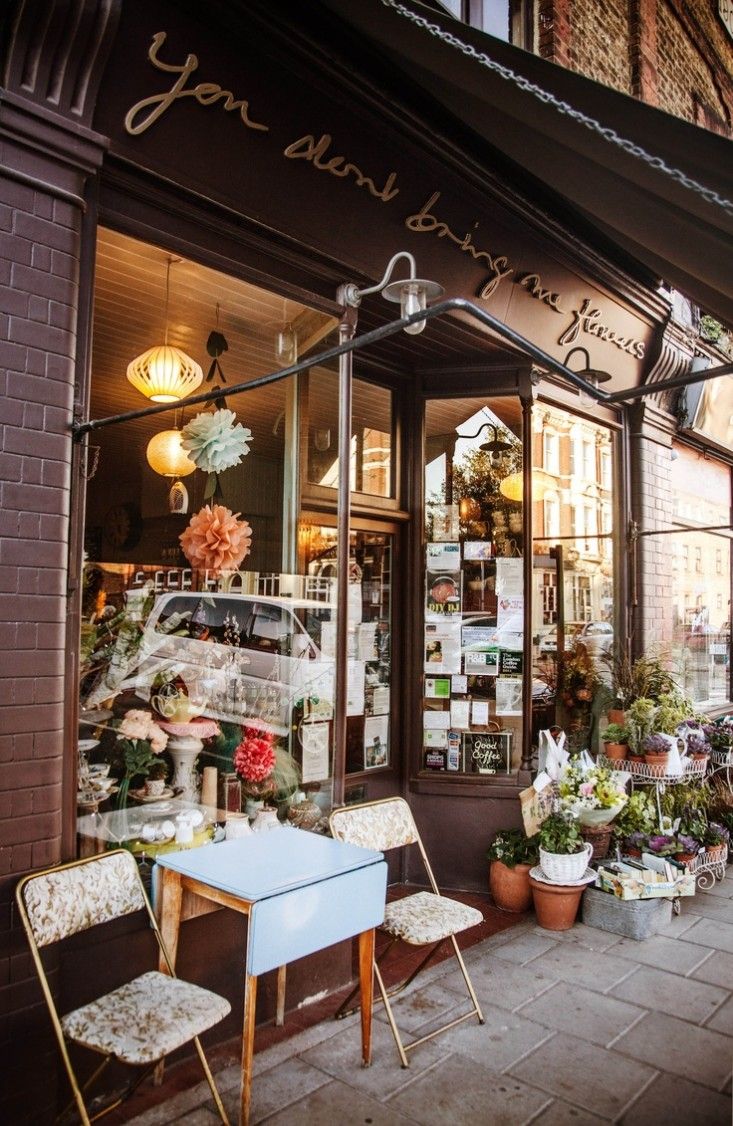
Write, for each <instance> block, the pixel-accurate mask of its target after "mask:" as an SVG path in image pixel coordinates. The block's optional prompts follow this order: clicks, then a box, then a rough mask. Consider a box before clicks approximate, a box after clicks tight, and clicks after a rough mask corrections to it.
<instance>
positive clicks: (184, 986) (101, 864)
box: [15, 849, 231, 1126]
mask: <svg viewBox="0 0 733 1126" xmlns="http://www.w3.org/2000/svg"><path fill="white" fill-rule="evenodd" d="M15 897H16V900H17V903H18V907H19V909H20V916H21V919H22V921H23V926H24V927H25V930H26V934H27V935H28V942H29V943H30V948H31V953H32V955H33V960H34V962H35V966H36V971H37V973H38V977H39V980H40V983H41V988H42V990H43V994H44V997H45V999H46V1004H47V1005H48V1009H49V1012H50V1014H51V1020H52V1022H53V1027H54V1032H55V1033H56V1039H57V1041H58V1045H59V1049H60V1051H61V1056H62V1058H63V1061H64V1065H65V1067H66V1071H67V1074H68V1077H69V1082H70V1083H71V1089H72V1091H73V1095H74V1100H75V1102H76V1105H77V1109H78V1111H79V1114H80V1116H81V1120H82V1122H83V1123H84V1124H85V1126H88V1124H89V1123H91V1122H94V1121H96V1119H98V1118H101V1117H102V1115H104V1114H107V1113H108V1112H109V1111H110V1110H113V1109H114V1107H116V1106H119V1104H120V1103H121V1102H122V1097H119V1098H116V1099H115V1100H114V1102H111V1103H110V1105H108V1106H106V1107H104V1108H103V1109H102V1110H101V1111H98V1112H97V1113H96V1114H93V1115H91V1116H90V1114H89V1112H88V1110H87V1107H86V1105H85V1101H84V1093H85V1092H87V1091H88V1089H89V1087H91V1085H92V1083H94V1081H95V1080H96V1079H98V1078H99V1076H100V1075H101V1074H102V1072H103V1071H104V1069H105V1068H106V1066H107V1065H108V1064H109V1063H110V1062H111V1061H112V1060H113V1059H117V1060H120V1061H121V1062H122V1063H127V1064H131V1065H134V1066H140V1065H142V1066H144V1067H145V1068H146V1070H145V1071H144V1072H143V1074H142V1075H141V1076H140V1077H139V1078H138V1079H137V1081H136V1082H135V1083H134V1084H133V1086H132V1087H131V1089H130V1090H129V1091H128V1092H126V1096H127V1095H129V1094H131V1093H132V1091H133V1090H135V1089H136V1088H137V1087H138V1086H139V1084H140V1083H141V1082H142V1080H143V1079H144V1078H145V1075H146V1074H148V1072H149V1071H151V1070H152V1069H153V1068H154V1067H155V1065H156V1064H157V1063H158V1062H159V1061H160V1060H161V1059H162V1058H163V1057H164V1056H166V1055H168V1054H169V1053H170V1052H173V1051H175V1049H176V1048H180V1047H181V1046H182V1045H183V1044H186V1043H188V1042H189V1041H190V1040H193V1042H194V1043H195V1045H196V1051H197V1052H198V1055H199V1059H200V1060H201V1065H202V1067H203V1069H204V1074H205V1076H206V1079H207V1081H208V1084H209V1087H210V1088H211V1093H212V1095H213V1096H214V1102H215V1103H216V1107H217V1110H218V1112H219V1115H220V1117H221V1120H222V1122H224V1123H228V1119H227V1116H226V1111H225V1110H224V1107H223V1105H222V1101H221V1098H220V1095H219V1092H218V1090H217V1088H216V1085H215V1083H214V1079H213V1076H212V1074H211V1071H210V1069H209V1065H208V1063H207V1060H206V1057H205V1055H204V1052H203V1049H202V1047H201V1044H200V1042H199V1039H198V1037H199V1033H201V1032H204V1031H205V1030H206V1029H207V1028H211V1027H212V1026H213V1025H215V1024H217V1023H218V1022H219V1021H220V1020H222V1019H223V1018H224V1017H225V1016H226V1015H227V1013H228V1012H229V1011H230V1009H231V1006H230V1004H229V1002H228V1001H227V1000H226V999H225V998H224V997H220V996H219V995H218V994H216V993H211V992H210V991H209V990H208V989H201V988H200V987H199V986H198V985H192V984H190V983H189V982H185V981H181V980H180V979H179V978H177V977H176V976H175V974H174V972H173V968H172V966H171V963H170V959H169V958H168V953H167V951H166V949H165V947H164V945H163V941H162V938H161V935H160V932H159V930H158V924H157V920H156V918H155V915H154V914H153V911H152V908H151V906H150V903H149V901H148V898H147V896H146V895H145V891H144V890H143V885H142V881H141V879H140V874H139V872H138V869H137V864H136V862H135V859H134V857H133V856H132V854H131V853H129V852H127V851H125V849H115V850H114V851H112V852H107V853H103V854H102V855H101V856H92V857H89V858H87V859H85V860H77V861H74V862H72V863H71V864H62V865H59V866H58V867H56V868H48V869H45V870H44V871H42V872H36V873H34V874H32V875H30V876H25V877H24V878H23V879H22V880H21V881H20V883H19V884H18V886H17V888H16V892H15ZM142 909H146V910H147V912H148V917H149V919H150V924H151V926H152V928H153V931H154V932H155V936H156V938H157V940H158V945H159V948H160V951H161V953H162V956H163V959H164V961H165V963H166V965H167V966H168V971H169V974H170V976H168V975H167V974H164V973H159V972H158V971H157V970H155V971H151V972H148V973H144V974H142V975H141V976H140V977H137V978H135V979H134V980H132V981H129V982H127V983H126V984H124V985H122V986H120V987H119V988H118V989H115V990H113V991H112V992H111V993H107V994H105V995H104V996H102V997H99V998H98V999H97V1000H96V1001H92V1002H91V1003H90V1004H87V1005H83V1006H82V1007H81V1008H79V1009H75V1010H74V1011H73V1012H70V1013H67V1014H66V1016H63V1017H60V1016H59V1013H58V1010H57V1008H56V1005H55V1002H54V999H53V996H52V994H51V989H50V987H49V984H48V978H47V976H46V972H45V969H44V965H43V960H42V957H41V949H42V948H43V947H45V946H50V945H52V944H53V943H56V942H60V941H61V940H62V939H65V938H68V937H69V936H70V935H73V934H79V933H80V932H81V931H85V930H87V929H88V928H89V927H93V926H96V925H97V924H101V923H107V922H110V921H111V920H112V919H116V918H120V917H122V916H124V915H130V914H132V913H133V912H134V911H139V910H142ZM67 1040H68V1041H72V1042H75V1043H78V1044H82V1045H83V1046H84V1047H86V1048H91V1049H92V1050H93V1051H95V1052H101V1053H102V1054H103V1055H104V1057H105V1058H104V1059H103V1061H102V1063H101V1064H100V1065H99V1066H98V1067H97V1068H96V1070H95V1071H94V1072H93V1074H92V1075H91V1076H90V1078H89V1079H88V1080H87V1082H86V1083H85V1084H84V1085H83V1086H82V1085H80V1084H79V1082H78V1080H77V1077H76V1074H75V1072H74V1069H73V1066H72V1063H71V1059H70V1056H69V1050H68V1046H67ZM126 1096H125V1097H126Z"/></svg>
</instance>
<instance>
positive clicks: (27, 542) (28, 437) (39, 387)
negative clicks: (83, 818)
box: [0, 0, 115, 1126]
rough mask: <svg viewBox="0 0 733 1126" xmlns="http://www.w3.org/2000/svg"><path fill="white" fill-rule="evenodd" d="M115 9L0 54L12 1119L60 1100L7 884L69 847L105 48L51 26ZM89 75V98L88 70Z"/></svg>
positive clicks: (23, 12)
mask: <svg viewBox="0 0 733 1126" xmlns="http://www.w3.org/2000/svg"><path fill="white" fill-rule="evenodd" d="M71 7H72V8H73V7H74V5H73V4H72V5H71ZM79 7H81V5H79ZM114 7H115V5H111V6H105V8H106V13H105V12H102V13H99V12H97V13H95V10H94V5H93V4H86V5H84V8H85V13H84V15H79V18H78V20H77V21H76V23H74V20H73V18H72V14H71V12H70V10H69V8H70V5H69V4H63V3H62V4H59V3H55V2H51V3H48V2H47V3H40V2H38V3H36V2H35V0H31V2H26V3H24V4H23V5H22V7H20V6H19V8H18V18H17V19H16V20H15V22H13V21H12V20H11V21H10V23H11V25H12V28H13V31H12V34H11V35H10V37H9V39H8V40H7V41H6V44H5V48H6V50H5V56H4V57H0V75H2V77H3V80H4V81H5V83H6V85H5V88H3V89H0V654H2V659H1V660H0V1013H2V1014H3V1016H2V1020H1V1021H0V1029H1V1031H0V1059H2V1071H3V1081H2V1083H0V1121H2V1122H8V1123H11V1122H12V1123H13V1124H14V1126H15V1124H20V1123H34V1124H38V1123H44V1122H50V1121H53V1118H54V1115H55V1109H56V1096H57V1078H58V1070H57V1069H58V1066H59V1062H60V1061H59V1057H58V1052H57V1050H56V1048H55V1045H54V1043H53V1040H52V1033H51V1026H50V1022H49V1019H48V1016H47V1012H46V1008H45V1005H44V1004H43V1003H42V998H41V993H40V989H39V987H38V985H37V981H36V977H35V973H34V971H33V968H32V964H31V961H30V957H29V954H28V950H27V944H26V942H25V937H24V935H23V934H22V932H21V930H20V928H19V927H18V925H17V919H16V918H15V917H14V901H13V894H14V889H15V884H16V883H17V880H18V877H19V876H20V875H21V874H23V873H24V872H26V871H27V870H29V869H33V868H39V867H44V866H46V865H49V864H53V863H55V862H58V861H59V860H61V859H65V857H64V856H63V852H64V851H65V846H64V844H63V841H64V835H63V832H62V820H63V815H64V812H66V815H67V820H68V819H69V818H70V817H71V816H72V815H73V804H72V802H71V801H69V797H70V796H71V795H70V787H71V786H73V785H74V778H75V769H74V753H75V749H74V747H73V746H72V745H71V744H73V739H68V738H66V739H65V738H64V722H65V699H66V698H67V697H68V698H70V697H71V696H74V695H75V686H74V685H73V684H66V683H65V675H64V673H65V664H66V661H65V653H66V646H67V640H68V639H67V636H66V621H67V599H66V594H67V588H68V584H69V526H70V525H69V515H70V493H71V465H72V445H71V435H70V424H71V421H72V416H73V406H74V395H75V383H76V380H77V377H78V376H79V372H78V370H77V365H78V355H79V349H78V340H77V332H78V308H79V293H80V280H82V281H86V282H87V283H88V282H89V280H90V279H80V262H81V260H82V259H81V253H82V242H83V238H91V237H93V231H89V230H88V229H87V227H88V224H85V220H84V215H85V210H86V204H85V196H86V195H87V194H88V191H89V181H90V178H92V177H94V175H95V174H96V172H97V170H98V168H99V166H100V164H101V159H102V153H103V149H104V142H103V139H102V138H100V137H98V136H97V135H96V134H94V133H92V132H91V130H90V129H89V128H88V124H87V123H88V119H89V114H90V113H91V107H87V109H88V112H87V109H85V107H84V106H83V105H79V102H78V91H79V90H80V89H84V88H85V87H84V84H83V81H81V80H82V79H83V78H84V77H85V76H86V77H88V73H87V72H88V68H89V67H90V66H92V65H94V64H100V62H101V59H102V58H103V57H104V53H103V52H102V53H101V54H100V53H98V54H97V55H93V54H92V55H90V53H89V51H87V52H86V53H85V52H84V50H83V49H82V45H80V43H78V42H76V41H75V40H74V38H73V35H72V36H70V37H68V38H67V40H66V42H65V47H66V49H67V51H68V57H67V56H66V55H65V53H64V50H63V48H61V47H60V45H59V39H58V30H59V27H60V26H65V27H66V28H67V29H68V28H70V27H71V28H73V27H76V29H77V32H78V34H79V35H80V36H82V39H83V42H86V43H87V44H88V42H89V40H88V38H87V39H84V37H85V36H88V35H89V34H90V32H91V31H92V30H96V31H97V33H98V38H99V34H101V31H103V29H104V26H105V25H104V20H105V19H108V18H109V11H110V10H111V9H113V8H114ZM77 14H78V13H77ZM57 18H58V19H59V20H62V21H65V22H63V23H62V24H58V23H55V22H54V21H55V20H56V19H57ZM95 19H96V20H97V24H96V28H92V27H91V24H94V21H95ZM99 19H102V21H103V22H102V24H101V25H100V24H99ZM90 21H91V24H90ZM100 28H101V30H100ZM54 29H55V30H54ZM111 30H112V24H110V32H111ZM101 40H102V41H103V40H104V35H102V36H101ZM29 60H32V61H33V65H32V66H31V65H29ZM70 60H76V61H75V62H71V61H70ZM85 68H86V70H85ZM86 88H87V89H88V92H89V94H90V97H92V98H93V95H94V91H95V89H96V85H95V83H94V82H93V81H91V80H90V81H89V82H88V86H87V87H86ZM85 121H86V122H87V123H85ZM71 567H72V570H78V561H76V560H72V562H71ZM72 640H73V639H72ZM73 643H74V644H75V640H74V641H73ZM65 751H66V753H65ZM64 793H66V802H65V801H64ZM68 849H69V846H68V845H67V846H66V850H68Z"/></svg>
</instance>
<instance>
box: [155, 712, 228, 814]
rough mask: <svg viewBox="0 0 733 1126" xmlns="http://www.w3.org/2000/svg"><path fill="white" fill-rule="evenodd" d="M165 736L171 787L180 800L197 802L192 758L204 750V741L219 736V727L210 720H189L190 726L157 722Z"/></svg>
mask: <svg viewBox="0 0 733 1126" xmlns="http://www.w3.org/2000/svg"><path fill="white" fill-rule="evenodd" d="M158 726H159V727H162V729H163V731H165V732H166V733H167V735H168V745H167V747H166V750H167V751H168V753H169V754H170V756H171V758H172V759H173V778H172V779H171V787H172V789H173V791H174V792H175V793H176V796H177V797H179V798H180V799H181V800H182V801H190V802H197V801H198V781H197V778H196V774H195V772H194V767H195V766H196V759H197V758H198V757H199V755H200V754H201V751H202V750H203V747H204V739H209V738H211V736H212V735H218V734H219V724H218V723H217V722H216V721H215V720H213V719H204V718H199V719H192V720H191V721H190V723H168V721H167V720H164V719H161V720H158Z"/></svg>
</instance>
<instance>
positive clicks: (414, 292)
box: [341, 250, 445, 336]
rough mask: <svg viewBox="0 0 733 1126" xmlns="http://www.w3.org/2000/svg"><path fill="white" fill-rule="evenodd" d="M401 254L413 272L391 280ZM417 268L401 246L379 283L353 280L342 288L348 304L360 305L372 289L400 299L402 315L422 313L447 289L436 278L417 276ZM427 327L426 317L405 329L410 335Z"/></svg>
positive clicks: (387, 299)
mask: <svg viewBox="0 0 733 1126" xmlns="http://www.w3.org/2000/svg"><path fill="white" fill-rule="evenodd" d="M401 258H404V259H406V260H407V262H408V263H409V265H410V276H409V278H403V279H402V280H400V281H393V282H390V278H391V277H392V274H393V273H394V268H395V266H396V265H397V263H398V262H399V260H400V259H401ZM416 270H417V267H416V265H415V259H414V258H413V256H412V254H410V253H409V252H408V251H407V250H400V251H399V252H398V253H397V254H395V255H394V256H393V257H392V258H390V260H389V262H388V263H387V269H386V270H385V271H384V277H383V278H382V280H381V281H379V282H377V284H376V285H371V286H368V287H367V288H366V289H359V287H358V286H356V285H355V284H354V283H353V282H350V283H349V284H347V285H345V286H344V287H343V289H342V291H341V293H342V296H343V299H344V301H345V302H346V304H347V305H349V306H351V307H352V308H354V309H357V308H358V307H359V305H361V299H362V297H368V296H369V294H370V293H381V294H382V297H384V299H385V300H386V301H394V302H399V306H400V316H401V317H403V318H404V317H411V316H413V315H414V314H415V313H422V312H424V311H425V309H427V305H428V301H429V300H430V299H431V298H434V297H442V295H443V293H445V290H444V289H443V287H442V285H438V283H437V282H434V281H427V280H426V279H425V278H418V277H416V276H415V274H416ZM424 328H425V321H415V322H413V324H409V325H405V332H409V333H410V335H411V336H417V334H418V333H419V332H422V330H423V329H424Z"/></svg>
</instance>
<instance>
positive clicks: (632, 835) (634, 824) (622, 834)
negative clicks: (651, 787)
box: [612, 790, 657, 856]
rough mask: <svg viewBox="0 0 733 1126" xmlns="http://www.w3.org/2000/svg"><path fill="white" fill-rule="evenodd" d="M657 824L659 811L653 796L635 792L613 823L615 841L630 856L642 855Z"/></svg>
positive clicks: (638, 791)
mask: <svg viewBox="0 0 733 1126" xmlns="http://www.w3.org/2000/svg"><path fill="white" fill-rule="evenodd" d="M656 823H657V810H656V806H655V804H654V799H653V797H652V796H651V794H649V793H646V792H645V791H644V790H634V792H633V793H632V794H631V795H630V796H629V800H628V801H627V803H626V805H625V806H624V808H623V809H622V810H621V812H620V813H619V814H618V815H617V817H616V818H615V819H614V822H613V826H612V829H613V836H614V840H615V841H616V842H617V843H618V844H620V845H621V847H622V848H623V850H624V851H625V852H626V853H628V855H630V856H634V855H638V856H640V855H641V852H642V849H644V848H646V843H647V839H648V837H649V834H650V833H653V832H654V829H655V827H656ZM632 850H633V851H632Z"/></svg>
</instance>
